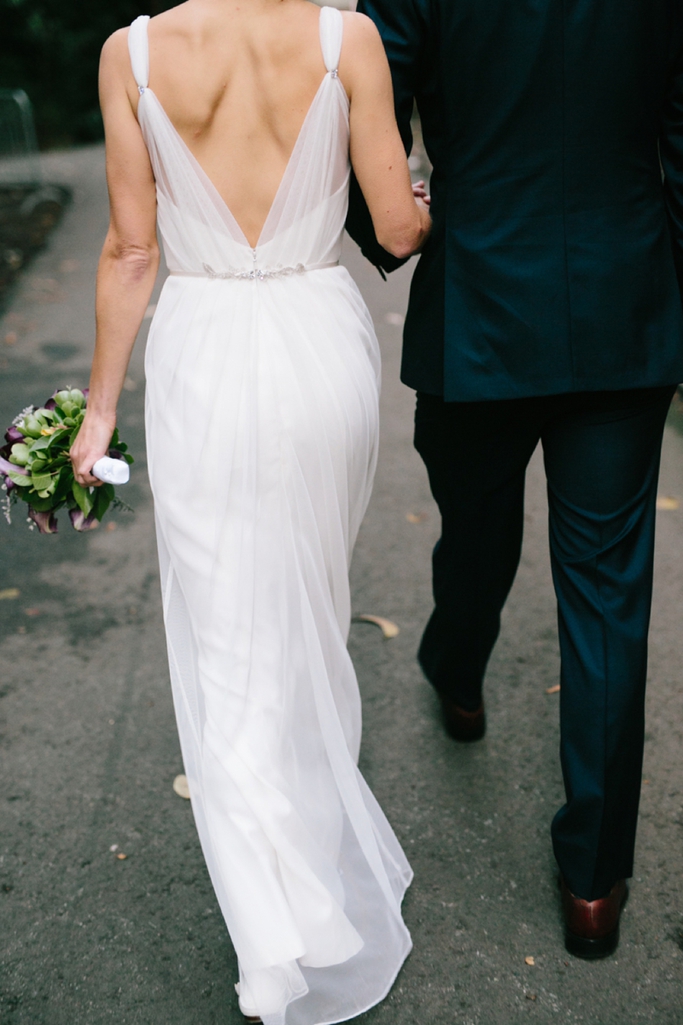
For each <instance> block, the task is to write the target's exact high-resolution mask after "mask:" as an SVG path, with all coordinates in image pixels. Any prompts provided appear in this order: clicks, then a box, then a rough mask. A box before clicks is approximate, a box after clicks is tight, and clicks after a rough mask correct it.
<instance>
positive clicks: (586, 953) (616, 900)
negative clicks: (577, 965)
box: [560, 879, 628, 960]
mask: <svg viewBox="0 0 683 1025" xmlns="http://www.w3.org/2000/svg"><path fill="white" fill-rule="evenodd" d="M560 887H561V890H562V909H563V911H564V924H565V933H564V945H565V947H566V948H567V950H568V951H569V953H570V954H573V955H574V957H583V958H586V959H588V960H593V959H596V958H599V957H608V956H609V955H610V954H613V953H614V951H615V950H616V949H617V945H618V943H619V918H620V916H621V909H622V908H623V906H624V904H625V903H626V898H627V897H628V887H627V885H626V880H625V879H619V880H618V882H616V883H615V884H614V886H613V887H612V889H611V890H610V892H609V893H608V894H607V896H606V897H601V898H600V899H599V900H582V899H581V898H580V897H575V896H574V894H573V893H572V892H571V890H570V889H569V887H568V886H567V884H566V883H565V881H564V879H560Z"/></svg>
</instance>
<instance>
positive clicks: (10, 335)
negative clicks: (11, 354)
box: [5, 331, 19, 345]
mask: <svg viewBox="0 0 683 1025" xmlns="http://www.w3.org/2000/svg"><path fill="white" fill-rule="evenodd" d="M18 337H19V336H18V334H17V332H16V331H8V332H7V334H6V335H5V345H16V344H17V339H18Z"/></svg>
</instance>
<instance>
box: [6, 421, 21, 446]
mask: <svg viewBox="0 0 683 1025" xmlns="http://www.w3.org/2000/svg"><path fill="white" fill-rule="evenodd" d="M23 440H24V435H23V434H22V433H21V431H20V430H19V428H18V427H15V426H14V424H12V426H11V427H8V429H7V430H6V431H5V441H7V442H8V443H9V444H10V445H13V444H14V443H15V441H23Z"/></svg>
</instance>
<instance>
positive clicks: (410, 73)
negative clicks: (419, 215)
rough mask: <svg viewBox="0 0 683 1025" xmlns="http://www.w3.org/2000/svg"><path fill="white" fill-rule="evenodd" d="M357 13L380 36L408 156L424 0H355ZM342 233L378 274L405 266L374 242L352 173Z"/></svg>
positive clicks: (423, 26)
mask: <svg viewBox="0 0 683 1025" xmlns="http://www.w3.org/2000/svg"><path fill="white" fill-rule="evenodd" d="M358 11H359V12H360V13H361V14H366V15H367V16H368V17H369V18H371V19H372V20H373V21H374V23H375V25H376V26H377V28H378V29H379V34H380V36H381V37H382V42H383V43H384V48H385V50H386V52H387V57H388V59H389V66H390V68H391V78H392V82H393V87H394V102H395V106H396V120H397V122H398V128H399V131H400V133H401V139H402V140H403V145H404V146H405V149H406V153H410V150H411V148H412V144H413V133H412V131H411V127H410V119H411V117H412V113H413V101H414V98H415V93H416V91H417V89H418V88H419V81H418V79H419V74H420V66H421V63H422V54H423V49H424V40H425V38H426V34H427V13H426V12H427V0H359V3H358ZM346 230H347V231H348V233H349V235H350V236H351V238H352V239H353V240H354V241H355V242H357V243H358V245H359V246H360V248H361V251H362V253H363V255H364V256H365V257H366V258H367V259H368V260H369V261H370V262H371V263H374V265H375V266H376V267H378V268H379V269H380V272H381V271H383V270H386V271H392V270H396V268H397V267H400V266H401V265H402V264H404V263H405V260H399V259H397V258H396V257H395V256H392V255H391V253H388V252H387V251H386V249H383V248H382V246H381V245H380V244H379V242H378V241H377V238H376V236H375V231H374V228H373V226H372V218H371V217H370V212H369V210H368V207H367V204H366V202H365V199H364V198H363V193H362V192H361V189H360V186H359V184H358V182H357V180H356V176H355V175H353V174H352V175H351V189H350V193H349V213H348V217H347V220H346Z"/></svg>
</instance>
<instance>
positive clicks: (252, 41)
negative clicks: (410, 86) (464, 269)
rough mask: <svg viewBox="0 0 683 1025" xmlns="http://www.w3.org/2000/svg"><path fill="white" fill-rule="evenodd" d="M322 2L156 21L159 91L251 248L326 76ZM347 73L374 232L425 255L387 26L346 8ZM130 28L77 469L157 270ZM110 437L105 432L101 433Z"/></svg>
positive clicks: (252, 5)
mask: <svg viewBox="0 0 683 1025" xmlns="http://www.w3.org/2000/svg"><path fill="white" fill-rule="evenodd" d="M319 17H320V10H319V8H318V7H317V6H315V5H314V4H312V3H309V2H307V0H188V2H187V3H184V4H181V5H179V6H178V7H175V8H173V9H171V10H170V11H167V12H165V13H163V14H160V15H158V16H157V17H155V18H152V19H151V21H150V24H149V44H150V78H149V86H150V88H151V89H152V90H153V91H154V92H155V94H156V95H157V97H158V99H159V101H160V103H161V105H162V106H163V108H164V110H165V111H166V113H167V114H168V116H169V118H170V119H171V121H172V122H173V124H174V126H175V128H176V129H177V131H178V132H179V134H180V136H181V137H182V139H183V140H184V142H185V143H186V145H187V146H188V148H189V149H190V151H191V152H192V153H193V155H194V156H195V157H196V159H197V160H198V162H199V163H200V165H201V166H202V168H203V169H204V171H205V172H206V174H207V175H208V176H209V178H210V179H211V181H212V182H213V184H214V185H215V186H216V188H217V190H218V192H219V193H220V194H221V196H222V197H223V199H224V200H225V201H226V203H227V205H228V207H229V208H230V210H231V211H232V213H233V215H234V216H235V218H236V220H237V222H238V223H239V225H240V227H241V228H242V230H243V231H244V234H245V236H246V238H247V240H248V241H249V242H250V244H251V245H255V244H256V241H257V239H258V236H259V234H260V231H261V228H262V226H263V223H264V222H265V220H266V217H267V214H268V212H269V210H270V207H271V204H272V202H273V199H274V197H275V194H276V192H277V189H278V186H279V184H280V181H281V179H282V175H283V174H284V171H285V168H286V165H287V161H288V159H289V156H290V154H291V152H292V149H293V148H294V145H295V142H296V139H297V137H298V134H299V132H300V130H301V126H302V124H303V121H304V118H305V116H306V113H307V111H308V109H309V107H310V105H311V102H312V101H313V98H314V96H315V94H316V91H317V90H318V88H319V86H320V83H321V81H322V79H323V77H324V75H325V73H326V72H325V66H324V62H323V58H322V53H321V49H320V37H319ZM343 17H344V41H343V45H342V53H341V58H340V64H339V77H340V79H341V82H342V84H343V86H344V88H345V89H346V93H347V96H348V98H349V103H350V131H351V135H350V146H351V161H352V164H353V168H354V171H355V173H356V176H357V178H358V181H359V184H360V186H361V189H362V190H363V193H364V195H365V198H366V201H367V203H368V207H369V209H370V213H371V215H372V219H373V224H374V226H375V230H376V233H377V237H378V240H379V241H380V243H381V244H382V245H383V246H384V247H385V248H386V249H387V250H389V252H391V253H393V255H395V256H399V257H404V256H409V255H410V254H411V253H413V252H416V251H417V250H418V249H419V248H420V247H421V246H422V245H423V244H424V241H425V240H426V237H427V235H428V233H429V228H430V225H431V222H430V218H429V214H428V210H427V207H426V206H425V204H424V203H423V202H422V201H421V200H417V201H416V199H415V197H414V195H413V192H412V187H411V181H410V173H409V170H408V165H407V161H406V156H405V152H404V149H403V145H402V143H401V139H400V136H399V133H398V128H397V126H396V120H395V116H394V103H393V94H392V87H391V75H390V72H389V66H388V63H387V60H386V56H385V53H384V48H383V45H382V42H381V40H380V37H379V34H378V32H377V29H376V28H375V26H374V25H373V23H372V22H371V21H370V20H369V19H368V18H366V17H365V16H364V15H360V14H354V13H350V12H349V13H344V14H343ZM127 37H128V29H121V30H119V31H118V32H116V33H114V35H113V36H111V37H110V38H109V39H108V40H107V42H106V43H105V45H104V48H103V50H102V59H101V62H100V102H101V107H102V115H103V119H104V126H105V138H106V164H107V184H108V188H109V195H110V209H111V214H110V226H109V231H108V233H107V238H106V240H105V244H104V247H103V251H102V256H101V259H100V265H99V268H98V287H97V302H96V316H97V337H96V346H95V357H94V361H93V371H92V376H91V382H90V389H91V390H90V397H89V404H88V414H87V416H86V419H85V422H84V425H83V427H82V429H81V431H80V433H79V436H78V438H77V440H76V442H75V444H74V447H73V449H72V453H71V455H72V460H73V462H74V467H75V471H76V477H77V479H79V480H80V482H81V483H82V484H84V485H92V484H99V481H96V479H95V478H94V477H93V476H92V474H91V473H90V472H89V471H90V468H91V467H92V466H93V464H94V462H95V461H96V459H98V458H99V457H100V456H101V455H103V454H104V452H105V451H106V447H107V445H108V441H109V438H110V437H111V432H112V430H113V425H115V421H116V404H117V402H118V397H119V394H120V391H121V387H122V385H123V381H124V379H125V374H126V369H127V365H128V361H129V358H130V353H131V351H132V347H133V344H134V341H135V336H136V334H137V331H138V329H139V327H140V323H141V322H142V318H143V316H144V312H145V309H146V306H147V304H148V302H149V297H150V295H151V292H152V288H153V285H154V280H155V277H156V273H157V269H158V264H159V253H158V246H157V240H156V193H155V184H154V176H153V173H152V168H151V165H150V161H149V156H148V153H147V149H146V146H145V143H144V140H143V138H142V133H141V131H140V127H139V125H138V122H137V119H136V111H137V103H138V98H139V97H138V89H137V86H136V83H135V80H134V77H133V73H132V70H131V66H130V58H129V54H128V40H127ZM105 438H106V440H105Z"/></svg>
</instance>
